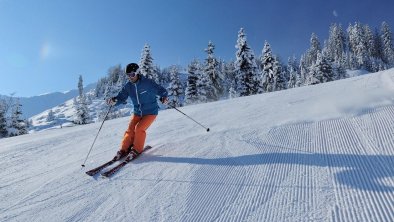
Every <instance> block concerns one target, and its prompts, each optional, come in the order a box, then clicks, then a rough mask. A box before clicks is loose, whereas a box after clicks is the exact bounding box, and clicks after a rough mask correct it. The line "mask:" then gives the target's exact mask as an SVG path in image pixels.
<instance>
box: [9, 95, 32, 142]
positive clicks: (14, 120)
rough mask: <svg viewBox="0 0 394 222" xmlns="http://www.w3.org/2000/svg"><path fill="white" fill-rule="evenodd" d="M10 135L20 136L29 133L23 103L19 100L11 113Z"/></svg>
mask: <svg viewBox="0 0 394 222" xmlns="http://www.w3.org/2000/svg"><path fill="white" fill-rule="evenodd" d="M8 131H9V136H19V135H24V134H27V128H26V123H25V120H24V119H23V117H22V105H21V104H20V103H19V101H17V102H16V104H15V105H14V107H13V110H12V115H11V123H10V126H9V129H8Z"/></svg>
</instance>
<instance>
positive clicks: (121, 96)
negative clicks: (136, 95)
mask: <svg viewBox="0 0 394 222" xmlns="http://www.w3.org/2000/svg"><path fill="white" fill-rule="evenodd" d="M128 85H129V84H128V83H127V84H126V85H125V86H123V88H122V90H121V91H120V92H119V93H118V95H117V96H115V97H113V98H112V100H115V102H116V104H115V106H117V105H119V104H125V103H127V102H126V100H127V98H128V97H129V93H128V91H127V87H128Z"/></svg>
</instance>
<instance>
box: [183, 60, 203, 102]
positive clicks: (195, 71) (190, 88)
mask: <svg viewBox="0 0 394 222" xmlns="http://www.w3.org/2000/svg"><path fill="white" fill-rule="evenodd" d="M200 69H201V68H200V63H199V61H198V60H197V59H194V60H193V61H192V62H191V63H190V64H189V66H188V69H187V72H188V76H187V86H186V90H185V104H194V103H197V102H198V89H197V82H198V76H199V72H200Z"/></svg>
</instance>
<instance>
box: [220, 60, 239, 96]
mask: <svg viewBox="0 0 394 222" xmlns="http://www.w3.org/2000/svg"><path fill="white" fill-rule="evenodd" d="M222 73H223V81H224V83H223V84H224V88H225V91H226V92H227V93H230V92H231V93H233V94H234V93H236V86H237V78H236V75H235V66H234V61H230V62H227V63H226V62H224V63H223V67H222ZM230 88H232V89H231V90H230ZM234 95H235V94H234Z"/></svg>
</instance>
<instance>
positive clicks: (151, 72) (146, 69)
mask: <svg viewBox="0 0 394 222" xmlns="http://www.w3.org/2000/svg"><path fill="white" fill-rule="evenodd" d="M139 66H140V68H139V73H140V74H142V75H143V76H145V77H147V78H148V79H152V80H153V81H155V82H156V83H159V78H158V73H157V72H156V70H155V67H154V65H153V58H152V54H151V50H150V46H149V45H148V44H145V46H144V49H143V50H142V53H141V60H140V65H139Z"/></svg>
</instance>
